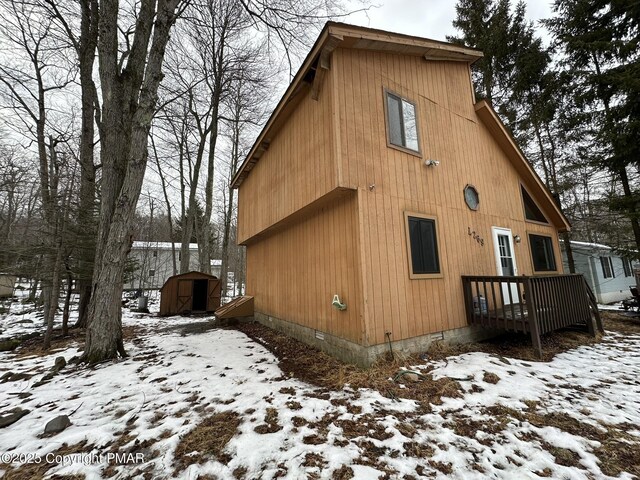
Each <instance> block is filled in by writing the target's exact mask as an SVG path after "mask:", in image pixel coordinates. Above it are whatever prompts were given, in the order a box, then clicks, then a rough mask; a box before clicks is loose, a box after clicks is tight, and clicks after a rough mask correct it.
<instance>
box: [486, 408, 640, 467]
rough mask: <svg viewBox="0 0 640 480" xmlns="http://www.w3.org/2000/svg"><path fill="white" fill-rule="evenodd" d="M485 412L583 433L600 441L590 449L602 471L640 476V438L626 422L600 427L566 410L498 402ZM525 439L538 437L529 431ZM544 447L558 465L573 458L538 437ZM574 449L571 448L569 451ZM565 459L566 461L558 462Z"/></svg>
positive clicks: (572, 432)
mask: <svg viewBox="0 0 640 480" xmlns="http://www.w3.org/2000/svg"><path fill="white" fill-rule="evenodd" d="M483 411H484V413H488V414H490V415H493V416H494V418H495V419H496V420H497V421H499V422H507V423H508V422H509V421H512V420H514V419H515V420H518V421H521V422H528V423H530V424H531V425H533V426H535V427H538V428H542V427H547V426H550V427H556V428H558V429H560V430H562V431H564V432H567V433H570V434H572V435H575V436H578V437H584V438H587V439H589V440H594V441H596V442H599V443H600V446H599V447H597V448H594V449H593V453H594V454H595V456H596V457H598V460H599V461H600V469H601V470H602V472H603V473H604V474H605V475H609V476H614V477H615V476H618V475H620V474H621V473H622V472H627V473H631V474H632V475H636V476H638V477H639V478H640V463H638V459H639V458H640V442H638V439H637V437H634V436H631V435H629V434H628V433H626V432H625V431H624V430H623V428H626V427H629V428H634V427H632V426H629V425H608V424H600V427H597V426H594V425H591V424H588V423H584V422H581V421H580V420H578V419H576V418H574V417H572V416H570V415H568V414H566V413H553V412H552V413H540V412H536V411H535V410H534V409H532V408H529V409H527V410H514V409H511V408H508V407H504V406H501V405H496V406H494V407H488V408H485V409H484V410H483ZM526 437H527V438H526V440H527V441H531V440H534V439H537V438H536V437H537V436H536V435H535V434H532V433H528V434H527V435H526ZM540 443H541V445H542V447H543V448H545V449H546V450H547V451H549V453H551V454H552V455H553V456H554V457H556V462H557V463H559V464H560V465H571V462H573V461H574V460H575V455H572V454H570V453H567V452H564V449H557V448H555V447H553V448H551V449H549V448H548V447H550V446H549V445H548V444H546V443H544V442H543V441H541V440H540ZM572 453H573V452H572ZM561 462H565V463H561Z"/></svg>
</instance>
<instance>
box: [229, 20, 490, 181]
mask: <svg viewBox="0 0 640 480" xmlns="http://www.w3.org/2000/svg"><path fill="white" fill-rule="evenodd" d="M338 47H340V48H353V49H358V50H370V51H376V52H384V53H394V54H401V55H411V56H417V57H423V58H425V59H426V60H431V61H433V60H436V61H454V62H465V63H468V64H472V63H473V62H475V61H476V60H478V59H480V58H482V56H483V55H482V52H480V51H479V50H475V49H473V48H467V47H464V46H461V45H454V44H451V43H447V42H441V41H438V40H431V39H428V38H421V37H414V36H411V35H403V34H400V33H392V32H387V31H384V30H376V29H373V28H366V27H358V26H355V25H348V24H344V23H337V22H327V24H326V25H325V26H324V28H323V29H322V32H321V33H320V35H319V36H318V39H317V40H316V42H315V44H314V45H313V47H312V48H311V51H310V52H309V54H308V55H307V57H306V58H305V60H304V62H303V63H302V66H301V67H300V69H299V70H298V72H297V73H296V75H295V77H294V78H293V81H292V82H291V84H290V85H289V87H288V88H287V90H286V91H285V93H284V95H283V96H282V98H281V99H280V102H279V103H278V105H277V106H276V108H275V110H274V111H273V113H272V114H271V117H269V120H268V121H267V123H266V124H265V126H264V128H263V129H262V131H261V132H260V135H258V138H257V139H256V141H255V143H254V145H253V147H252V148H251V150H250V151H249V154H248V155H247V157H246V158H245V160H244V162H243V163H242V165H241V166H240V168H239V169H238V172H237V173H236V174H235V175H234V177H233V179H232V181H231V186H232V187H233V188H238V187H239V186H240V185H241V184H242V182H243V181H244V179H245V178H246V177H247V175H249V172H250V171H251V170H252V169H253V167H254V166H255V164H256V163H257V162H258V160H259V159H260V157H261V156H262V155H263V154H264V152H266V151H267V150H268V149H269V144H270V143H271V141H272V139H273V137H274V136H275V134H276V133H277V132H278V130H279V129H280V127H281V126H282V124H283V123H284V119H285V118H287V117H288V115H287V113H288V112H290V111H291V110H292V109H293V108H295V106H296V105H297V102H298V101H299V100H300V97H301V96H302V95H301V93H302V92H307V91H308V89H309V88H311V89H312V93H313V95H314V98H316V99H317V95H318V90H317V89H318V88H319V87H318V83H319V82H321V81H322V76H323V75H324V72H325V71H326V70H328V69H329V64H330V56H331V52H333V50H335V49H336V48H338Z"/></svg>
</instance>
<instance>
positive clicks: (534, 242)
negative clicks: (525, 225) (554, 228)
mask: <svg viewBox="0 0 640 480" xmlns="http://www.w3.org/2000/svg"><path fill="white" fill-rule="evenodd" d="M529 243H530V244H531V257H532V259H533V269H534V270H535V271H536V272H555V271H556V258H555V256H554V254H553V241H552V240H551V237H545V236H544V235H529Z"/></svg>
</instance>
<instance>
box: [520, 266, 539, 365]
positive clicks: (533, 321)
mask: <svg viewBox="0 0 640 480" xmlns="http://www.w3.org/2000/svg"><path fill="white" fill-rule="evenodd" d="M522 284H523V285H524V298H526V299H527V300H526V301H527V303H528V304H529V305H528V307H527V316H528V317H529V331H530V333H531V343H533V349H534V350H535V352H536V356H537V357H538V358H539V359H541V360H542V342H541V340H540V327H539V325H538V316H537V313H536V305H535V298H534V297H533V295H532V289H531V277H524V278H523V279H522Z"/></svg>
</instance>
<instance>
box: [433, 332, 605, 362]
mask: <svg viewBox="0 0 640 480" xmlns="http://www.w3.org/2000/svg"><path fill="white" fill-rule="evenodd" d="M600 340H601V337H600V336H597V337H592V336H591V335H589V334H588V333H587V332H583V331H580V330H570V329H566V330H559V331H557V332H552V333H549V334H547V335H543V336H542V338H541V342H542V352H543V358H542V361H545V362H549V361H551V360H552V359H553V357H555V356H556V355H557V354H559V353H563V352H566V351H568V350H572V349H574V348H577V347H581V346H582V345H591V344H593V343H598V342H599V341H600ZM470 352H483V353H487V354H490V355H495V356H497V357H498V358H499V359H501V360H502V361H508V360H506V358H505V357H511V358H518V359H520V360H526V361H530V362H539V361H541V359H540V358H538V357H537V354H536V352H535V351H534V349H533V345H532V344H531V337H529V336H528V335H523V334H515V333H505V334H503V335H499V336H497V337H494V338H491V339H489V340H485V341H484V342H477V343H463V344H455V345H450V344H445V343H443V342H434V343H433V344H432V345H431V346H430V347H429V349H428V350H427V352H426V355H427V358H428V359H429V360H444V359H445V358H447V357H451V356H454V355H461V354H464V353H470Z"/></svg>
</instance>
